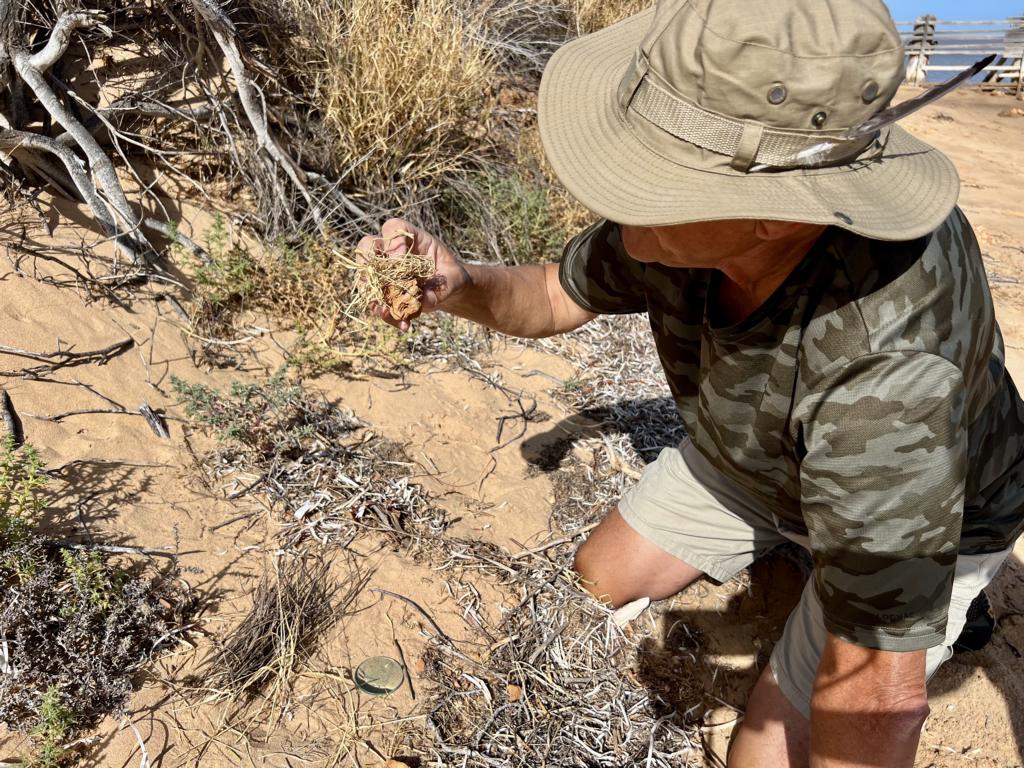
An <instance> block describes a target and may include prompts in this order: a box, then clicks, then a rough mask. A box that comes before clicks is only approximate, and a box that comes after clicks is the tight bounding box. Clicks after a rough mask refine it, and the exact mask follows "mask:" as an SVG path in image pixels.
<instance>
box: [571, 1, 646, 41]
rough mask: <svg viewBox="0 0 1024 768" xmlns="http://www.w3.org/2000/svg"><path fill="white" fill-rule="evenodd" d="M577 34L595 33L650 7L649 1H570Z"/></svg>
mask: <svg viewBox="0 0 1024 768" xmlns="http://www.w3.org/2000/svg"><path fill="white" fill-rule="evenodd" d="M570 2H571V5H572V13H573V18H574V19H575V21H576V29H577V33H578V34H581V35H586V34H590V33H591V32H596V31H597V30H599V29H604V28H605V27H608V26H611V25H612V24H614V23H615V22H617V21H621V20H622V19H624V18H626V17H627V16H632V15H634V14H636V13H640V11H642V10H644V8H648V7H650V5H651V0H613V2H608V1H607V0H570Z"/></svg>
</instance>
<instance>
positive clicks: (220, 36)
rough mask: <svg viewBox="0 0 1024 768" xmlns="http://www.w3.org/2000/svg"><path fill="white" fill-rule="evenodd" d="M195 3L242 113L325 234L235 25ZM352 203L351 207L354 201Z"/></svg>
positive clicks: (211, 2)
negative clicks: (275, 131) (273, 126)
mask: <svg viewBox="0 0 1024 768" xmlns="http://www.w3.org/2000/svg"><path fill="white" fill-rule="evenodd" d="M191 2H192V7H193V8H194V9H195V12H196V15H197V16H198V17H199V18H201V19H202V20H203V21H204V22H206V25H207V26H208V27H209V29H210V32H211V33H212V34H213V37H214V39H215V40H216V41H217V45H218V46H220V49H221V52H223V54H224V57H225V58H226V59H227V61H228V65H229V66H230V67H231V74H232V75H233V76H234V78H235V88H236V89H237V91H238V99H239V101H240V102H241V103H242V109H243V110H245V116H246V117H247V118H248V119H249V123H250V124H251V125H252V129H253V131H254V132H255V133H256V140H257V142H258V143H259V145H260V147H262V148H263V149H264V150H265V151H266V152H267V154H268V155H270V157H271V158H272V159H273V161H274V162H275V163H276V164H277V165H278V166H279V167H280V168H281V169H282V170H283V171H284V172H285V173H286V174H287V175H288V178H289V179H291V181H292V184H294V185H295V188H296V189H297V190H299V192H300V193H301V194H302V196H303V197H304V198H305V200H306V203H307V204H308V205H309V208H310V211H311V212H312V214H313V218H314V220H315V221H316V224H317V226H318V227H319V228H320V229H321V230H323V229H324V228H325V227H326V224H327V222H326V219H325V217H324V212H323V210H322V209H321V207H320V204H319V203H318V202H316V201H314V199H313V196H312V195H311V194H310V191H309V187H308V186H307V184H306V180H305V179H304V178H303V176H304V175H305V174H304V173H303V171H302V169H301V168H300V167H299V164H298V163H297V162H295V160H293V159H292V158H291V157H289V156H288V153H287V152H285V151H284V149H283V148H282V147H281V145H280V143H279V142H278V141H277V139H276V138H275V137H274V136H273V135H272V134H271V133H270V127H269V125H268V124H267V118H266V114H265V111H266V110H265V105H263V104H262V99H260V98H259V97H258V94H257V90H256V86H255V85H254V84H253V82H252V79H251V78H250V77H249V74H248V72H247V71H246V67H245V62H244V61H243V60H242V53H241V50H240V49H239V47H238V38H237V36H236V33H235V26H234V24H232V23H231V19H229V18H228V17H227V15H225V13H224V11H223V10H221V8H220V6H219V5H217V3H216V0H191ZM349 202H350V203H351V201H349ZM353 209H354V210H353ZM350 210H353V212H354V213H356V215H364V214H363V213H362V211H361V210H360V209H359V208H358V207H357V206H355V205H354V204H353V205H352V209H350Z"/></svg>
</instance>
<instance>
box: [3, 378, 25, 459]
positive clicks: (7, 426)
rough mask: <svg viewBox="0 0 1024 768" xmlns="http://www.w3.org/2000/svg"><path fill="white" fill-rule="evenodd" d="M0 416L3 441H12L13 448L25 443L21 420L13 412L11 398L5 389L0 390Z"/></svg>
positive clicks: (16, 413) (15, 412)
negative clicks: (8, 439)
mask: <svg viewBox="0 0 1024 768" xmlns="http://www.w3.org/2000/svg"><path fill="white" fill-rule="evenodd" d="M0 415H2V416H3V423H4V437H5V439H6V438H8V437H9V438H10V439H11V440H12V441H13V443H14V447H15V448H17V447H19V446H20V445H22V444H23V443H24V442H25V432H24V430H23V429H22V426H21V419H20V418H18V412H17V411H15V410H14V403H12V402H11V396H10V395H8V394H7V390H5V389H0Z"/></svg>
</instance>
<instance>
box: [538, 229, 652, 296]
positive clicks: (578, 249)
mask: <svg viewBox="0 0 1024 768" xmlns="http://www.w3.org/2000/svg"><path fill="white" fill-rule="evenodd" d="M644 274H645V268H644V265H643V264H642V263H640V262H639V261H636V260H635V259H633V258H631V257H630V256H629V254H627V253H626V249H625V248H623V246H622V235H621V233H620V231H619V226H618V225H617V224H614V223H612V222H610V221H607V220H603V219H602V220H601V221H599V222H597V223H596V224H594V225H593V226H590V227H588V228H587V229H585V230H584V231H583V232H581V233H580V234H578V235H577V236H576V237H574V238H573V239H572V240H570V241H569V242H568V243H567V244H566V246H565V251H564V252H563V254H562V261H561V264H560V265H559V270H558V279H559V282H560V283H561V284H562V289H563V290H564V291H565V292H566V293H567V294H569V297H570V298H571V299H572V300H573V301H574V302H576V303H577V304H578V305H579V306H581V307H583V309H585V310H587V311H588V312H596V313H598V314H602V315H625V314H631V313H635V312H646V311H647V295H646V293H645V291H644Z"/></svg>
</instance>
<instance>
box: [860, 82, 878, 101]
mask: <svg viewBox="0 0 1024 768" xmlns="http://www.w3.org/2000/svg"><path fill="white" fill-rule="evenodd" d="M860 97H861V99H863V100H864V103H865V104H870V103H871V102H872V101H874V100H875V99H877V98H878V83H876V82H875V81H874V80H868V81H867V82H866V83H864V90H862V91H861V92H860Z"/></svg>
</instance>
